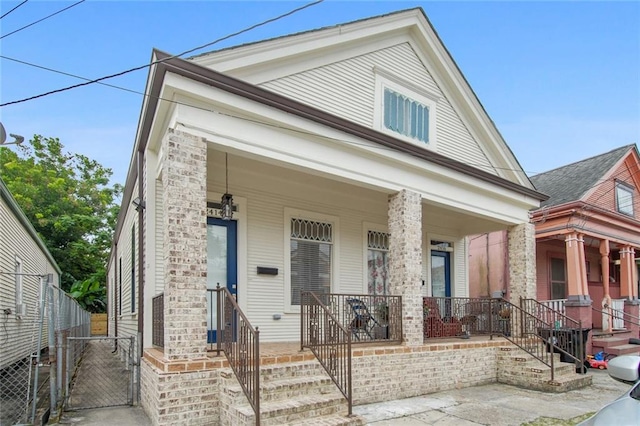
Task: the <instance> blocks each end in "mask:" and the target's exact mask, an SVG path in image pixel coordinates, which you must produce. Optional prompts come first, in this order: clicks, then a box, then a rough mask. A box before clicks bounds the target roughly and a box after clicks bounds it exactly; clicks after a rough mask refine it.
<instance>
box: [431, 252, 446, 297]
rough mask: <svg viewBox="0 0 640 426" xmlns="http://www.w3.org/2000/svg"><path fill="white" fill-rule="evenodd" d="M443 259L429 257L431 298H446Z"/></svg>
mask: <svg viewBox="0 0 640 426" xmlns="http://www.w3.org/2000/svg"><path fill="white" fill-rule="evenodd" d="M445 267H446V265H445V258H444V257H442V256H431V294H432V295H433V297H446V295H447V294H446V284H447V281H446V273H445Z"/></svg>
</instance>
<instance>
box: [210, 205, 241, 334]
mask: <svg viewBox="0 0 640 426" xmlns="http://www.w3.org/2000/svg"><path fill="white" fill-rule="evenodd" d="M237 246H238V243H237V222H236V221H235V220H222V219H216V218H211V217H210V218H208V219H207V289H208V290H215V289H216V287H217V286H218V285H220V287H225V286H226V287H227V289H229V292H230V293H231V294H233V295H234V296H236V300H237V293H238V250H237V248H238V247H237ZM216 302H217V299H216V293H215V292H211V291H208V292H207V342H208V343H214V342H215V341H216V324H217V318H218V312H217V305H216Z"/></svg>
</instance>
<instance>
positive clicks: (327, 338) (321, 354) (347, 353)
mask: <svg viewBox="0 0 640 426" xmlns="http://www.w3.org/2000/svg"><path fill="white" fill-rule="evenodd" d="M328 296H330V295H326V294H322V295H319V296H317V295H315V294H314V293H311V292H302V293H301V295H300V347H301V349H304V348H309V349H310V350H311V352H313V354H314V355H315V356H316V358H317V359H318V361H319V362H320V364H321V365H322V366H323V367H324V369H325V370H326V371H327V373H328V374H329V376H330V377H331V379H332V380H333V382H334V383H335V384H336V386H337V387H338V389H340V392H342V394H343V395H344V397H345V398H346V399H347V403H348V406H349V413H348V414H349V415H351V413H352V408H353V392H352V388H351V332H350V331H349V330H348V329H347V328H346V327H344V326H343V323H342V322H341V321H340V320H339V319H338V318H337V317H336V316H334V315H333V313H332V309H330V307H331V305H329V304H327V303H326V302H327V301H328V300H330V297H328Z"/></svg>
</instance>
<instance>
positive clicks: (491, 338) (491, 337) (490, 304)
mask: <svg viewBox="0 0 640 426" xmlns="http://www.w3.org/2000/svg"><path fill="white" fill-rule="evenodd" d="M489 340H493V298H491V299H489Z"/></svg>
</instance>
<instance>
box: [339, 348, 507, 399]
mask: <svg viewBox="0 0 640 426" xmlns="http://www.w3.org/2000/svg"><path fill="white" fill-rule="evenodd" d="M505 344H508V343H506V342H505V341H503V340H499V341H489V342H481V343H441V344H431V345H424V346H419V347H413V348H409V347H396V348H394V349H381V348H378V349H370V350H363V351H362V353H361V352H360V351H358V350H356V351H354V357H353V358H352V368H353V379H352V380H353V382H352V387H353V393H354V401H353V403H354V405H361V404H370V403H374V402H381V401H391V400H394V399H401V398H411V397H415V396H420V395H425V394H429V393H434V392H439V391H444V390H448V389H458V388H465V387H470V386H478V385H485V384H489V383H495V382H496V381H497V375H498V373H497V353H498V350H499V348H500V347H502V346H504V345H505Z"/></svg>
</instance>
